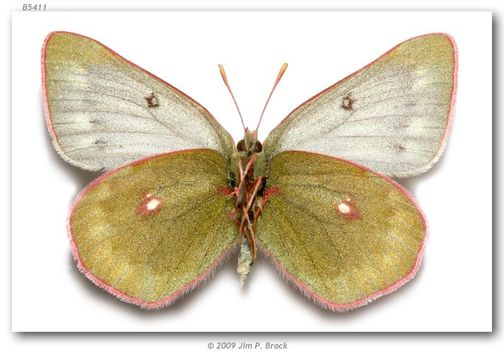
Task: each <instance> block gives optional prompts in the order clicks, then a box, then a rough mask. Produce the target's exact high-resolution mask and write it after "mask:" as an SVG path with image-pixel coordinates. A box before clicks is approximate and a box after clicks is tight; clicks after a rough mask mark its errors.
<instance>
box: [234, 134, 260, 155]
mask: <svg viewBox="0 0 504 360" xmlns="http://www.w3.org/2000/svg"><path fill="white" fill-rule="evenodd" d="M236 150H238V152H239V153H240V154H241V155H244V156H247V157H249V156H251V155H252V154H255V153H260V152H261V151H262V144H261V142H260V141H259V140H257V130H249V129H248V128H246V129H245V136H244V137H243V139H241V140H240V141H238V144H236Z"/></svg>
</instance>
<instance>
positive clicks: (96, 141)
mask: <svg viewBox="0 0 504 360" xmlns="http://www.w3.org/2000/svg"><path fill="white" fill-rule="evenodd" d="M94 144H95V145H98V146H105V145H107V144H108V143H107V141H105V140H103V139H98V140H95V141H94Z"/></svg>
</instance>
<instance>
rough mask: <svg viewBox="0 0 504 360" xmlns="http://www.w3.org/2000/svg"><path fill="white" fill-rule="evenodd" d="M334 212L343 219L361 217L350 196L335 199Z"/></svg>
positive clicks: (357, 218)
mask: <svg viewBox="0 0 504 360" xmlns="http://www.w3.org/2000/svg"><path fill="white" fill-rule="evenodd" d="M334 206H335V208H336V214H338V215H339V217H341V218H342V219H345V220H360V219H362V217H361V214H360V212H359V210H358V209H357V207H356V205H355V202H354V200H353V199H352V198H351V197H347V198H345V199H343V200H342V199H337V200H336V201H335V202H334Z"/></svg>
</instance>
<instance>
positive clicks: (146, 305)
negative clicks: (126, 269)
mask: <svg viewBox="0 0 504 360" xmlns="http://www.w3.org/2000/svg"><path fill="white" fill-rule="evenodd" d="M195 150H201V149H190V150H179V151H173V152H170V153H165V154H157V155H153V156H150V157H147V158H143V159H140V160H136V161H133V162H131V163H128V164H126V165H123V166H121V167H118V168H116V169H114V170H111V171H108V172H106V173H104V174H103V175H101V176H100V177H98V178H96V179H95V180H93V181H92V182H91V183H90V184H89V185H87V186H86V187H85V188H84V189H83V190H82V191H81V192H80V193H79V194H78V195H77V197H76V198H75V200H74V201H73V202H72V205H71V206H70V212H69V214H68V221H67V232H68V236H69V238H70V245H71V247H72V255H73V258H74V260H75V262H76V263H77V268H78V269H79V271H80V272H81V273H83V274H84V275H85V276H86V277H87V278H88V279H89V280H91V282H93V283H94V284H95V285H97V286H98V287H100V288H102V289H104V290H105V291H107V292H109V293H111V294H112V295H114V296H116V297H118V298H119V299H120V300H122V301H125V302H127V303H131V304H135V305H138V306H140V307H141V308H143V309H160V308H162V307H165V306H168V305H170V304H172V303H173V302H174V301H176V300H177V299H179V298H180V297H182V296H183V295H185V294H187V293H188V292H190V291H191V290H193V289H194V288H196V287H197V286H199V285H202V284H204V282H205V281H207V280H209V279H210V278H211V277H212V276H213V274H214V273H215V271H216V270H217V268H218V267H219V265H220V264H222V262H223V261H224V260H226V259H227V258H228V257H229V256H230V255H231V254H232V253H233V252H234V250H235V249H236V244H231V245H230V246H229V247H228V248H227V249H226V250H225V251H223V252H222V254H220V255H219V257H218V258H217V259H216V260H215V261H214V262H213V263H212V264H211V265H210V266H209V267H208V269H207V270H206V271H205V272H204V273H202V274H201V275H199V276H198V277H197V278H196V279H194V280H192V281H190V282H188V283H187V284H185V285H183V286H182V287H181V288H180V289H178V290H176V291H175V292H174V293H172V294H170V295H168V296H166V297H165V298H163V299H161V300H159V301H155V302H147V301H143V300H141V299H138V298H135V297H133V296H130V295H128V294H126V293H124V292H122V291H120V290H118V289H116V288H114V287H113V286H111V285H110V284H107V283H106V282H105V281H103V280H102V279H100V278H98V277H97V276H95V275H94V274H93V273H92V272H91V271H89V269H88V268H87V267H86V264H84V262H83V261H82V259H81V257H80V253H79V249H78V247H77V244H76V243H75V236H74V233H73V229H72V216H73V214H74V211H75V208H76V206H77V204H78V203H79V202H80V201H81V199H82V198H83V197H84V196H85V195H86V194H87V193H88V192H89V191H90V190H92V189H93V188H94V187H96V186H98V185H99V184H101V183H102V182H103V181H104V180H105V179H106V178H108V177H109V176H111V175H113V174H114V173H116V172H117V171H119V170H121V169H122V168H124V167H127V166H132V165H135V164H139V163H142V162H144V161H148V160H152V159H155V158H158V157H162V156H166V155H167V154H174V153H183V152H191V151H195Z"/></svg>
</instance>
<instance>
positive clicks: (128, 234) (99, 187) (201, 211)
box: [69, 149, 237, 308]
mask: <svg viewBox="0 0 504 360" xmlns="http://www.w3.org/2000/svg"><path fill="white" fill-rule="evenodd" d="M226 189H227V173H226V170H225V160H224V158H223V157H222V156H221V155H220V154H219V153H218V152H216V151H214V150H209V149H201V150H188V151H179V152H173V153H168V154H164V155H159V156H155V157H151V158H147V159H144V160H140V161H137V162H134V163H131V164H128V165H126V166H124V167H121V168H119V169H117V170H114V171H110V172H108V173H105V174H104V175H103V176H101V177H99V178H98V179H96V180H95V181H94V182H92V183H91V184H90V185H89V186H88V187H86V188H85V189H84V190H83V191H82V192H81V194H80V195H79V196H78V197H77V199H76V200H75V203H74V206H73V207H72V210H71V213H70V219H69V229H70V236H71V241H72V248H73V254H74V257H75V259H76V260H77V263H78V267H79V269H80V270H81V271H82V272H83V273H84V274H85V275H86V276H87V277H88V278H89V279H90V280H91V281H93V282H94V283H95V284H97V285H98V286H100V287H102V288H104V289H105V290H107V291H108V292H110V293H112V294H113V295H115V296H117V297H119V298H121V299H123V300H125V301H127V302H131V303H134V304H137V305H139V306H141V307H143V308H159V307H162V306H165V305H168V304H170V303H171V302H172V301H174V300H175V299H176V298H178V297H179V296H181V295H183V294H184V293H186V292H187V291H189V290H191V289H192V288H194V287H195V286H196V285H197V284H198V283H200V282H201V281H203V280H204V279H206V278H207V277H208V276H209V275H210V274H211V272H212V271H213V270H214V269H215V268H216V267H217V265H218V264H219V263H220V262H221V260H222V259H223V258H224V257H225V255H226V253H227V252H228V251H230V250H231V248H232V247H233V243H234V240H235V239H236V237H237V228H236V226H235V225H234V224H233V222H232V221H231V219H230V217H229V213H230V211H231V210H232V208H233V201H232V200H231V198H230V197H229V196H228V192H227V191H226Z"/></svg>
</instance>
